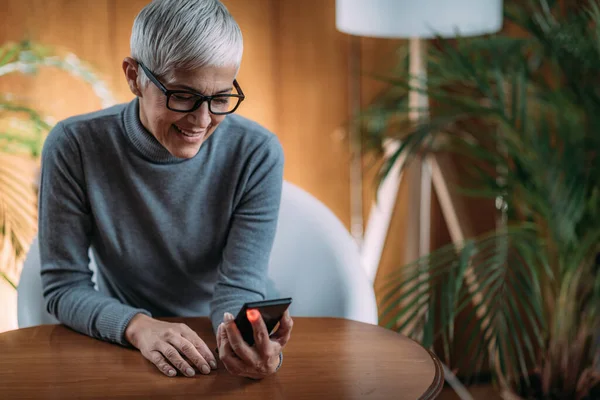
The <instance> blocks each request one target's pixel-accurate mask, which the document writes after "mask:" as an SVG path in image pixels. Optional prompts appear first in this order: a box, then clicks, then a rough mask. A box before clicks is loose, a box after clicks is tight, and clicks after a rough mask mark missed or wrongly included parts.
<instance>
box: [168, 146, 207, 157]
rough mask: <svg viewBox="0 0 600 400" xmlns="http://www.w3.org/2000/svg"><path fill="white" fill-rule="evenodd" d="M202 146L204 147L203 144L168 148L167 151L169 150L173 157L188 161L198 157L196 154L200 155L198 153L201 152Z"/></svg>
mask: <svg viewBox="0 0 600 400" xmlns="http://www.w3.org/2000/svg"><path fill="white" fill-rule="evenodd" d="M201 146H202V142H200V143H198V144H195V145H187V146H181V145H179V146H170V147H169V148H167V150H169V153H171V154H172V155H173V156H175V157H177V158H184V159H188V158H194V157H195V156H196V154H198V151H199V150H200V147H201Z"/></svg>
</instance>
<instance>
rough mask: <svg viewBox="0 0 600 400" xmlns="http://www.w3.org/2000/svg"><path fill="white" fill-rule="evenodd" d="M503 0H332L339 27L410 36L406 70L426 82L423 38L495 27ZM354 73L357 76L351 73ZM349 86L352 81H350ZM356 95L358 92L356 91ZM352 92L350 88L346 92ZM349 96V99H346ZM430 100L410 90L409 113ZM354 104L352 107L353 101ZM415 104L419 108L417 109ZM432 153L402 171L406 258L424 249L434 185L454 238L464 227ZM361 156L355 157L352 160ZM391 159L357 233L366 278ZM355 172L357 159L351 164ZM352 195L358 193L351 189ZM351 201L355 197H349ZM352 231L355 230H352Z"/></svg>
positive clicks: (385, 208) (416, 115) (379, 236)
mask: <svg viewBox="0 0 600 400" xmlns="http://www.w3.org/2000/svg"><path fill="white" fill-rule="evenodd" d="M502 15H503V5H502V0H336V27H337V29H338V30H339V31H341V32H344V33H348V34H350V35H354V36H365V37H376V38H405V39H409V58H410V62H409V74H410V76H412V77H415V78H416V79H419V81H420V82H421V83H420V86H421V87H425V86H426V77H427V69H426V58H427V57H426V56H427V54H426V53H427V48H426V44H427V43H426V39H428V38H432V37H434V36H435V35H440V36H442V37H456V35H457V34H459V35H460V36H462V37H466V36H474V35H482V34H487V33H493V32H497V31H499V30H500V29H501V27H502V21H503V19H502ZM354 79H358V77H354ZM351 87H352V86H351ZM358 95H359V94H358ZM351 96H352V94H351ZM351 100H352V99H351ZM428 105H429V100H428V98H427V96H426V95H424V94H422V93H419V92H415V91H413V92H411V93H410V94H409V107H410V109H411V110H413V111H411V112H410V115H409V116H410V118H411V119H412V120H419V119H423V118H428V112H427V110H428ZM354 109H356V107H354ZM417 109H418V110H420V111H417ZM397 146H398V143H397V142H395V141H389V142H387V143H386V144H385V151H386V153H390V152H393V151H394V149H395V148H396V147H397ZM438 161H439V160H437V159H436V158H433V157H427V158H426V159H423V160H421V162H420V163H418V162H415V163H412V165H411V167H410V168H408V169H407V170H406V171H405V172H404V173H405V174H410V175H411V179H410V181H411V182H413V183H418V184H419V187H418V188H411V190H410V191H409V193H410V204H409V205H408V206H409V210H411V213H410V214H409V221H407V226H409V228H410V234H408V235H407V240H408V243H406V252H405V254H406V260H405V261H406V262H410V261H414V260H415V259H416V258H418V257H419V256H422V255H425V254H426V253H428V252H429V250H430V248H429V247H430V246H429V242H430V239H429V238H430V208H431V188H432V187H433V189H434V190H435V191H436V194H437V196H438V198H439V199H440V204H441V207H442V211H443V213H444V218H445V219H446V222H447V224H448V227H449V229H450V234H451V237H452V239H453V241H455V242H458V241H461V240H462V239H464V236H465V232H464V229H462V228H461V226H460V223H461V221H460V218H459V217H458V216H457V208H456V204H454V203H455V201H454V199H453V198H452V195H451V194H450V191H449V190H448V186H447V184H446V178H445V177H444V176H443V173H442V171H441V167H440V164H439V162H438ZM356 162H360V160H359V159H356V158H355V159H354V162H353V163H354V164H355V163H356ZM402 162H403V160H399V162H398V163H396V165H395V168H393V169H392V171H391V173H390V174H389V176H388V178H387V179H386V180H385V181H384V182H383V183H382V185H381V186H380V188H379V190H378V193H377V198H378V199H379V200H378V202H377V204H373V205H372V207H371V211H370V214H369V219H368V221H367V225H366V228H365V231H364V235H363V237H362V238H361V253H362V261H363V266H364V268H365V270H366V272H367V275H368V276H369V278H370V279H371V281H374V280H375V276H376V274H377V269H378V267H379V261H380V259H381V254H382V251H383V247H384V244H385V240H386V238H387V234H388V228H389V224H390V221H391V218H392V212H393V209H394V206H395V204H396V197H397V193H398V188H399V186H400V181H401V179H402V174H401V173H400V166H401V164H402ZM351 168H352V170H353V171H354V172H353V173H351V176H356V175H357V174H356V169H357V166H356V165H352V166H351ZM353 195H354V196H358V195H359V193H357V191H356V190H354V191H353ZM352 203H353V204H354V203H356V201H352ZM354 236H355V237H356V234H355V233H354Z"/></svg>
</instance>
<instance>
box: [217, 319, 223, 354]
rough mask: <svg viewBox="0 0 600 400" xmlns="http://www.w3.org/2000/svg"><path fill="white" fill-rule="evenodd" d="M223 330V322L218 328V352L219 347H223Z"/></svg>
mask: <svg viewBox="0 0 600 400" xmlns="http://www.w3.org/2000/svg"><path fill="white" fill-rule="evenodd" d="M222 328H223V323H222V322H221V323H220V324H219V327H218V328H217V350H218V349H219V347H221V329H222Z"/></svg>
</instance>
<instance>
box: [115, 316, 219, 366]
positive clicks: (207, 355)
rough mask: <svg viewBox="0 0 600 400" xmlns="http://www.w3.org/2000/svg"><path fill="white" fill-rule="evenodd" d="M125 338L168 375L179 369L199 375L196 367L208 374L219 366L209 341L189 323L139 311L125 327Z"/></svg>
mask: <svg viewBox="0 0 600 400" xmlns="http://www.w3.org/2000/svg"><path fill="white" fill-rule="evenodd" d="M125 339H126V340H127V341H128V342H129V343H131V345H132V346H134V347H136V348H137V349H139V350H140V352H141V353H142V355H143V356H144V357H145V358H146V359H148V360H149V361H150V362H152V363H153V364H154V365H156V367H157V368H158V369H159V370H160V371H161V372H162V373H163V374H165V375H167V376H175V375H177V372H176V370H179V371H180V372H181V373H182V374H184V375H186V376H189V377H192V376H194V375H195V374H196V372H195V371H194V368H193V367H196V368H197V370H198V371H200V372H201V373H203V374H205V375H206V374H209V373H210V370H211V369H216V368H217V363H216V361H215V357H214V356H213V354H212V353H211V351H210V350H209V349H208V346H206V343H204V341H203V340H202V339H200V337H198V335H197V334H196V332H194V331H193V330H192V329H191V328H190V327H188V326H187V325H185V324H176V323H170V322H164V321H159V320H156V319H154V318H150V317H148V316H147V315H144V314H137V315H136V316H135V317H133V318H132V319H131V322H130V323H129V325H128V326H127V329H126V330H125ZM184 357H185V358H184Z"/></svg>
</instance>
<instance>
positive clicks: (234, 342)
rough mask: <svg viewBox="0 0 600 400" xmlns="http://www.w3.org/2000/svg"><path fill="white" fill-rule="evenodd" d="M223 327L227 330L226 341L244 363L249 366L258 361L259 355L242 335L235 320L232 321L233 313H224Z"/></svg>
mask: <svg viewBox="0 0 600 400" xmlns="http://www.w3.org/2000/svg"><path fill="white" fill-rule="evenodd" d="M224 328H225V329H224V330H225V332H227V341H228V342H229V344H230V345H231V348H232V349H233V352H234V353H235V354H236V355H237V356H238V357H239V358H241V359H242V361H244V363H246V364H247V365H251V366H254V365H257V364H258V363H260V357H259V356H258V354H257V352H256V351H255V350H254V349H252V348H251V347H250V346H249V345H248V343H246V341H245V340H244V338H243V337H242V334H241V333H240V330H239V329H238V327H237V325H236V324H235V321H233V315H231V314H229V313H226V317H225V325H224ZM222 338H223V336H222V337H221V340H222Z"/></svg>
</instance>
